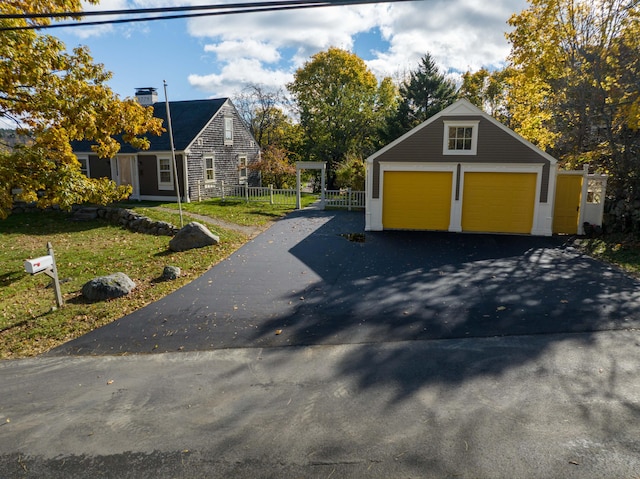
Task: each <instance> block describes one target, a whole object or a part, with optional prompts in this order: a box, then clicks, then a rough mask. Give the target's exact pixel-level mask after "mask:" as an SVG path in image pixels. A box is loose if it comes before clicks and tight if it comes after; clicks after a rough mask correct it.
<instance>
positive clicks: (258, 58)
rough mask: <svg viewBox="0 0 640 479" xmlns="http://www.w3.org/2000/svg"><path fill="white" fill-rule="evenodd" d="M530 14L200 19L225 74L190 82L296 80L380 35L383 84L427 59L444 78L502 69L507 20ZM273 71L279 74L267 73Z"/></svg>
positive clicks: (464, 7) (427, 11)
mask: <svg viewBox="0 0 640 479" xmlns="http://www.w3.org/2000/svg"><path fill="white" fill-rule="evenodd" d="M525 7H526V0H493V1H492V2H491V4H487V3H486V2H482V3H480V2H477V1H475V0H433V1H421V2H408V3H400V4H399V3H396V4H393V5H390V4H378V5H366V6H357V7H336V8H317V9H311V10H295V11H289V12H272V13H254V14H243V15H230V16H225V17H205V18H199V19H194V20H190V21H189V23H188V31H189V33H190V34H191V35H193V36H195V37H201V38H208V39H211V41H210V42H208V44H207V46H206V47H205V50H206V51H208V52H214V53H216V55H217V59H218V61H220V62H223V67H222V68H221V69H219V73H217V74H212V75H203V76H195V75H192V76H190V77H189V78H190V82H191V83H192V84H194V85H195V84H197V85H198V87H199V88H202V89H203V90H207V91H211V92H217V91H218V90H217V89H218V88H220V87H221V86H222V85H231V84H233V83H235V82H242V81H244V79H246V78H249V79H253V78H255V77H263V76H265V74H266V77H268V78H269V79H271V80H272V81H276V79H279V78H291V75H292V74H293V71H294V70H295V68H298V67H299V66H301V65H302V64H303V63H304V62H306V61H308V60H309V58H310V56H312V55H313V54H315V53H317V52H319V51H322V50H326V49H327V48H328V47H330V46H337V47H340V48H344V49H346V50H353V48H354V47H357V45H355V43H354V42H355V37H356V35H357V34H359V33H363V32H368V31H370V30H372V29H374V28H378V29H379V32H380V33H381V36H382V37H383V39H384V40H385V41H386V42H387V46H388V48H386V49H385V50H384V51H374V53H373V58H371V59H369V60H368V61H367V64H368V66H369V68H371V69H372V71H374V73H376V75H378V76H379V77H382V76H385V75H395V74H397V73H398V72H400V71H403V70H404V71H406V70H410V69H413V68H415V66H416V65H417V62H418V60H419V59H420V58H421V57H422V56H423V55H424V54H425V53H427V52H429V53H431V55H432V56H433V57H434V58H435V60H436V61H437V63H438V64H439V65H440V67H441V68H442V69H444V70H445V71H452V72H460V71H466V70H468V69H470V70H477V69H479V68H480V67H482V66H487V67H499V66H500V65H501V64H502V63H503V62H504V60H505V58H506V56H507V54H508V51H509V48H508V45H507V42H506V40H505V38H504V32H505V31H506V30H507V29H508V25H507V20H508V18H509V17H510V16H511V14H513V13H516V12H518V11H520V10H522V9H523V8H525ZM221 18H224V21H221ZM356 53H358V52H357V51H356ZM367 53H368V52H367ZM277 62H279V63H277ZM266 64H269V65H275V68H276V69H275V70H265V65H266ZM248 67H251V68H255V73H256V75H251V74H250V72H249V71H247V70H246V69H247V68H248ZM240 71H243V74H238V73H239V72H240ZM204 79H207V80H206V81H205V80H204ZM250 81H251V80H250ZM279 86H282V83H281V84H280V85H279ZM240 87H241V85H240V84H237V85H236V90H237V89H239V88H240ZM209 88H215V89H213V90H208V89H209Z"/></svg>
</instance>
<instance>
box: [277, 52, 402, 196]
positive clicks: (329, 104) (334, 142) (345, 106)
mask: <svg viewBox="0 0 640 479" xmlns="http://www.w3.org/2000/svg"><path fill="white" fill-rule="evenodd" d="M391 86H392V85H391V81H390V80H389V79H386V80H383V81H382V82H381V83H380V85H379V84H378V80H377V79H376V77H375V75H374V74H373V73H372V72H371V71H370V70H369V69H368V68H367V66H366V64H365V63H364V61H363V60H362V59H361V58H359V57H358V56H357V55H355V54H353V53H351V52H348V51H345V50H342V49H339V48H335V47H332V48H329V49H328V50H327V51H324V52H320V53H317V54H316V55H314V56H313V57H312V58H311V60H310V61H308V62H307V63H305V64H304V65H303V66H302V67H301V68H299V69H298V70H297V71H296V72H295V74H294V80H293V82H291V83H290V84H289V85H288V86H287V87H288V89H289V92H290V93H291V94H292V95H293V97H294V100H295V103H296V106H297V108H298V113H299V115H300V126H301V128H302V131H303V133H304V141H305V153H306V156H307V159H310V160H313V161H326V162H327V164H328V168H327V169H328V184H329V187H330V188H332V187H334V186H335V169H336V165H337V164H338V163H339V162H340V161H342V160H343V159H344V158H345V157H346V155H347V154H355V155H359V156H363V157H366V156H368V155H369V154H371V153H373V151H375V150H376V149H377V147H378V145H379V143H378V136H377V135H378V132H379V130H380V128H381V127H382V125H383V123H384V120H385V118H386V116H387V115H388V107H389V105H388V102H389V101H391V97H392V95H390V87H391Z"/></svg>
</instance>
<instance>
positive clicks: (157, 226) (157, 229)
mask: <svg viewBox="0 0 640 479" xmlns="http://www.w3.org/2000/svg"><path fill="white" fill-rule="evenodd" d="M73 218H74V219H76V220H90V219H95V218H102V219H105V220H107V221H108V222H109V223H112V224H117V225H120V226H122V227H123V228H126V229H128V230H129V231H133V232H135V233H143V234H148V235H159V236H174V235H175V234H176V233H177V232H178V231H179V230H180V228H178V227H177V226H174V225H172V224H171V223H167V222H166V221H154V220H152V219H151V218H148V217H147V216H144V215H141V214H138V213H136V212H134V211H132V210H127V209H124V208H112V207H109V206H97V207H95V206H93V207H80V208H77V209H74V213H73Z"/></svg>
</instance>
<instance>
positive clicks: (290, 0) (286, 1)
mask: <svg viewBox="0 0 640 479" xmlns="http://www.w3.org/2000/svg"><path fill="white" fill-rule="evenodd" d="M340 1H341V0H337V1H335V0H334V2H335V3H339V2H340ZM302 3H333V2H330V0H321V1H318V2H311V1H305V0H282V1H276V2H268V6H284V5H299V4H302ZM265 4H266V3H265V2H248V3H226V4H224V5H188V6H183V7H154V8H131V9H120V10H93V11H90V12H52V13H6V14H0V19H2V18H7V19H20V18H22V19H28V18H31V19H33V18H69V17H76V18H82V17H96V16H101V17H103V16H109V15H139V14H148V13H169V12H189V11H198V10H223V9H225V10H228V9H232V8H244V7H246V8H250V7H259V6H264V5H265Z"/></svg>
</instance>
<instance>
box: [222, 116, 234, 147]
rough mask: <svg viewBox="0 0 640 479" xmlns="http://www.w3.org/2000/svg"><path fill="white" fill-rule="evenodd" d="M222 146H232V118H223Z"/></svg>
mask: <svg viewBox="0 0 640 479" xmlns="http://www.w3.org/2000/svg"><path fill="white" fill-rule="evenodd" d="M223 135H224V144H225V146H230V145H233V118H231V117H230V116H226V117H225V118H224V131H223Z"/></svg>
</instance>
